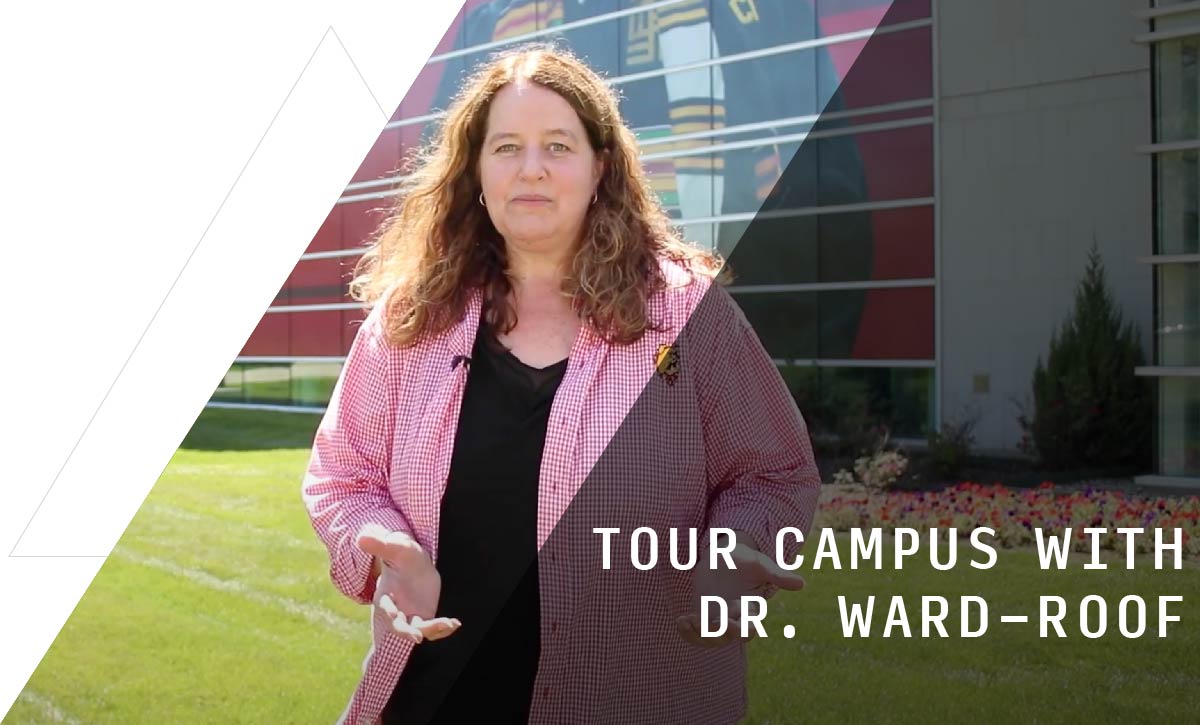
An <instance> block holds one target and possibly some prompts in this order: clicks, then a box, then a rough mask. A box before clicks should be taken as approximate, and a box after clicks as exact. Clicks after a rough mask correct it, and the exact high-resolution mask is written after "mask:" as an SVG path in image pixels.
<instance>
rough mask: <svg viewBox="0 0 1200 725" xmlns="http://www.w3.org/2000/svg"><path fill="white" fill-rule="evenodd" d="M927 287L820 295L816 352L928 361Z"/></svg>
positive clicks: (930, 305)
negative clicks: (818, 344)
mask: <svg viewBox="0 0 1200 725" xmlns="http://www.w3.org/2000/svg"><path fill="white" fill-rule="evenodd" d="M933 298H934V296H933V288H932V287H911V288H899V289H869V290H835V291H829V292H822V293H821V294H820V300H821V304H820V314H821V338H820V349H821V357H822V358H829V359H846V358H855V359H870V360H932V359H933V357H934V349H933V338H934V328H933V317H934V306H933Z"/></svg>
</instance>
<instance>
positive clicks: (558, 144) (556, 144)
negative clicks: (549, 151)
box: [550, 142, 571, 151]
mask: <svg viewBox="0 0 1200 725" xmlns="http://www.w3.org/2000/svg"><path fill="white" fill-rule="evenodd" d="M555 146H557V147H558V148H559V149H562V150H563V151H570V150H571V149H569V148H567V147H566V146H564V145H563V144H560V143H557V142H556V143H552V144H550V148H554V147H555Z"/></svg>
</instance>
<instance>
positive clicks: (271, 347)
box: [240, 313, 288, 355]
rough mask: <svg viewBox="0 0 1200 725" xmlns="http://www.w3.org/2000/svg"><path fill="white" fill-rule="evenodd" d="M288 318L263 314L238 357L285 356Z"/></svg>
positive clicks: (281, 315)
mask: <svg viewBox="0 0 1200 725" xmlns="http://www.w3.org/2000/svg"><path fill="white" fill-rule="evenodd" d="M287 318H288V316H287V315H285V314H276V313H270V314H264V315H263V316H262V318H261V319H260V320H259V321H258V325H257V326H255V328H254V332H251V333H250V337H249V338H247V340H246V344H245V345H243V346H242V351H241V353H240V355H287V354H288V319H287Z"/></svg>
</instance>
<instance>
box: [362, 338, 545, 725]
mask: <svg viewBox="0 0 1200 725" xmlns="http://www.w3.org/2000/svg"><path fill="white" fill-rule="evenodd" d="M482 318H483V316H481V319H482ZM566 367H567V361H566V360H565V359H564V360H561V361H559V362H557V363H555V364H554V365H551V366H549V367H546V368H540V369H539V368H534V367H531V366H529V365H526V364H525V363H523V362H521V361H520V360H519V359H517V357H516V356H514V355H513V354H512V353H511V352H509V351H508V350H507V349H506V348H505V347H504V346H503V345H502V344H501V343H500V341H499V340H497V339H496V338H495V336H494V335H493V334H492V333H491V332H490V331H489V329H488V326H487V325H486V324H481V325H480V329H479V332H478V334H477V335H476V338H475V348H474V350H472V352H471V360H470V362H469V368H468V370H469V372H468V377H467V387H466V390H465V391H464V393H463V401H462V409H461V412H460V413H459V420H458V431H457V433H456V437H455V442H454V453H453V456H452V458H451V461H450V475H449V479H448V481H447V484H446V492H445V494H444V495H443V497H442V502H441V521H440V523H439V527H438V528H439V533H438V560H437V569H438V572H439V573H440V574H441V576H442V593H441V598H440V599H439V601H438V608H437V615H438V616H439V617H442V616H445V617H457V618H458V619H460V620H461V621H462V627H461V628H459V630H458V631H457V632H455V633H454V634H453V635H451V636H449V637H447V638H445V639H442V640H437V641H434V642H422V643H421V644H419V645H417V646H416V647H415V648H414V649H413V653H412V656H411V658H410V659H409V662H408V664H407V666H406V667H405V668H404V672H403V673H402V674H401V676H400V681H399V682H398V683H397V685H396V689H395V690H394V691H393V692H392V696H391V699H390V700H389V701H388V704H387V707H386V708H385V709H384V712H383V715H382V718H383V722H384V723H406V724H407V723H427V722H447V723H457V722H470V721H474V720H476V719H478V718H479V716H480V715H484V714H486V719H487V721H488V722H526V721H528V719H529V706H530V703H531V701H532V698H533V680H534V675H535V674H536V672H537V663H538V653H539V650H540V635H539V621H540V608H539V601H538V568H537V501H538V478H539V473H540V469H541V460H542V447H543V444H544V443H545V438H546V424H547V422H548V421H549V418H550V405H551V403H552V402H553V401H554V393H555V391H556V390H557V389H558V385H559V383H560V382H561V381H562V376H563V373H564V372H565V371H566Z"/></svg>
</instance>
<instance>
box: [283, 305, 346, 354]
mask: <svg viewBox="0 0 1200 725" xmlns="http://www.w3.org/2000/svg"><path fill="white" fill-rule="evenodd" d="M286 317H287V318H288V320H289V323H290V325H291V347H290V349H289V350H288V354H289V355H304V356H309V355H315V356H322V357H324V356H330V355H341V354H342V329H341V328H342V311H341V310H317V311H308V312H290V313H288V314H287V315H286Z"/></svg>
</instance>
